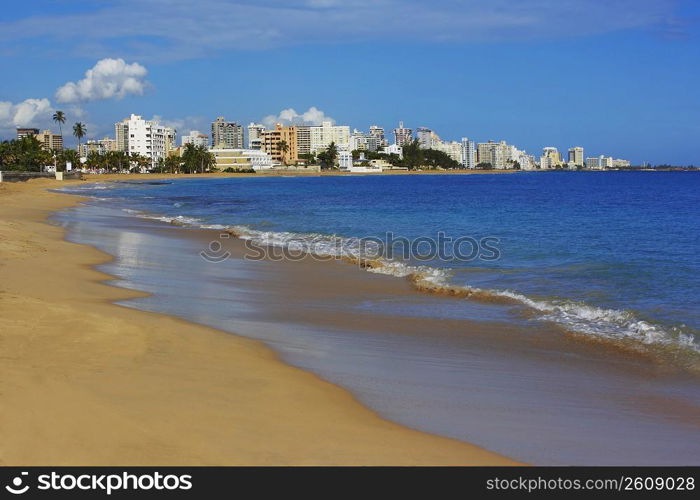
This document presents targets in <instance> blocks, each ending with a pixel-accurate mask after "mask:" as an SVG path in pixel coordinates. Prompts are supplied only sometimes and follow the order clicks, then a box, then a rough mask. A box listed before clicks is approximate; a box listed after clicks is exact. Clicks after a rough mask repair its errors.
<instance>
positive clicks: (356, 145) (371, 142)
mask: <svg viewBox="0 0 700 500" xmlns="http://www.w3.org/2000/svg"><path fill="white" fill-rule="evenodd" d="M378 149H379V147H378V144H377V138H376V137H375V136H373V135H372V134H365V133H364V132H361V131H359V130H357V129H355V130H353V131H352V134H350V145H349V146H348V150H350V151H377V150H378Z"/></svg>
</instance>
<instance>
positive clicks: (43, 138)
mask: <svg viewBox="0 0 700 500" xmlns="http://www.w3.org/2000/svg"><path fill="white" fill-rule="evenodd" d="M34 137H36V138H37V140H38V141H39V142H40V143H41V147H42V148H44V149H47V150H51V149H53V150H55V151H62V150H63V136H62V135H59V134H54V133H53V132H51V131H50V130H43V131H42V132H40V133H38V134H36V135H35V136H34Z"/></svg>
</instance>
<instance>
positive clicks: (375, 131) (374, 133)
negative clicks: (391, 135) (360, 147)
mask: <svg viewBox="0 0 700 500" xmlns="http://www.w3.org/2000/svg"><path fill="white" fill-rule="evenodd" d="M369 135H370V136H371V137H373V138H374V139H375V140H376V141H377V149H376V150H377V151H379V150H380V149H382V148H383V147H384V146H387V142H386V137H384V128H383V127H380V126H378V125H371V126H370V127H369Z"/></svg>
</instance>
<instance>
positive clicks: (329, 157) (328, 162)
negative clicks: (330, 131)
mask: <svg viewBox="0 0 700 500" xmlns="http://www.w3.org/2000/svg"><path fill="white" fill-rule="evenodd" d="M317 156H318V160H319V161H320V162H321V167H322V168H335V161H336V159H337V158H338V146H336V145H335V142H331V143H330V144H329V145H328V147H327V148H326V149H325V150H324V151H321V152H320V153H318V155H317Z"/></svg>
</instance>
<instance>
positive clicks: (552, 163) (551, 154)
mask: <svg viewBox="0 0 700 500" xmlns="http://www.w3.org/2000/svg"><path fill="white" fill-rule="evenodd" d="M561 165H562V161H561V155H560V154H559V150H558V149H557V148H554V147H551V146H550V147H546V148H544V149H543V150H542V156H541V157H540V168H541V169H550V168H557V167H561Z"/></svg>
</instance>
